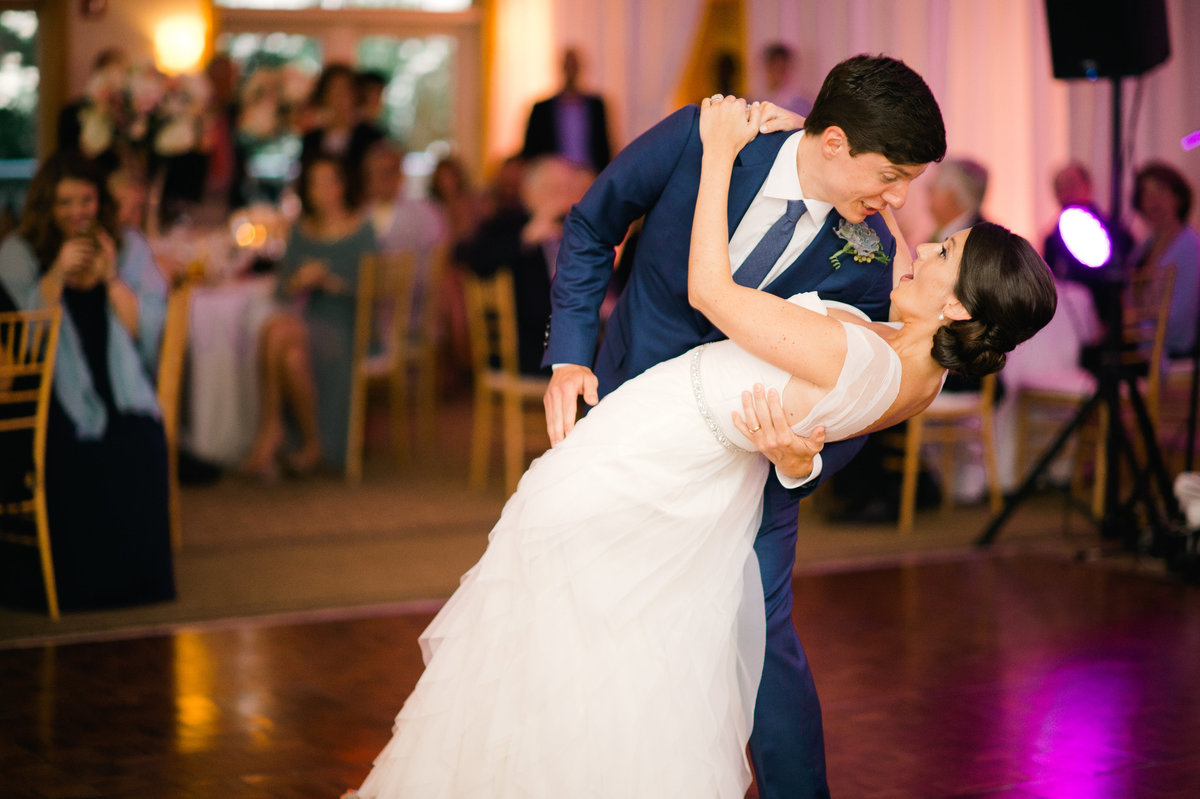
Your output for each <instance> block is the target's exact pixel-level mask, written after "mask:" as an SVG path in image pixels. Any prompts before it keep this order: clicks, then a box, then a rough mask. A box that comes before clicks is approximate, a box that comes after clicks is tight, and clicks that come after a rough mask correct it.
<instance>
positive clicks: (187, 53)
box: [154, 16, 208, 75]
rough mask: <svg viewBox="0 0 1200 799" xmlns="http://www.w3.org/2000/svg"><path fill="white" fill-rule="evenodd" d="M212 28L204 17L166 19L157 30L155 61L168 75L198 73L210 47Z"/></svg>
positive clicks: (155, 32) (155, 35) (155, 33)
mask: <svg viewBox="0 0 1200 799" xmlns="http://www.w3.org/2000/svg"><path fill="white" fill-rule="evenodd" d="M207 39H208V28H207V26H206V25H205V23H204V20H203V19H201V18H200V17H192V16H179V17H170V18H168V19H164V20H163V21H162V22H160V23H158V26H157V27H156V28H155V30H154V61H155V64H156V65H157V66H158V68H159V70H161V71H162V72H164V73H166V74H167V75H179V74H181V73H185V72H195V71H196V70H198V69H199V68H200V60H201V58H203V56H204V50H205V47H206V45H207Z"/></svg>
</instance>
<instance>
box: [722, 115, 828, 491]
mask: <svg viewBox="0 0 1200 799" xmlns="http://www.w3.org/2000/svg"><path fill="white" fill-rule="evenodd" d="M803 137H804V131H802V130H799V131H796V132H795V133H793V134H792V135H791V136H788V138H787V141H785V142H784V143H783V146H782V147H780V148H779V152H778V153H776V155H775V163H774V164H772V165H771V171H770V172H769V173H767V179H766V180H765V181H763V184H762V186H760V187H759V189H758V193H757V194H755V195H754V199H753V200H752V201H751V202H750V207H749V208H747V209H746V214H745V216H743V217H742V221H741V222H739V223H738V226H737V229H736V230H734V231H733V235H732V236H731V237H730V238H729V262H730V263H731V264H733V265H734V266H733V271H734V272H735V273H736V272H737V270H738V268H739V267H740V266H741V265H742V262H743V261H745V260H746V256H748V255H749V254H750V253H751V251H753V250H754V247H755V245H757V244H758V242H759V241H760V240H761V239H762V237H763V236H764V235H766V232H767V231H768V230H770V228H771V226H772V225H774V224H775V220H777V219H779V217H781V216H783V213H784V211H786V210H787V204H788V200H804V208H805V211H804V215H803V216H801V217H800V219H799V220H798V221H797V222H796V230H795V232H793V233H792V240H791V241H790V242H788V246H787V247H786V248H784V250H783V254H782V255H780V256H779V260H778V261H776V262H775V265H774V266H773V267H771V271H769V272H767V276H766V277H765V278H763V282H762V283H761V284H759V288H762V287H763V286H767V285H770V283H771V281H772V280H774V279H775V278H777V277H779V275H780V274H781V273H782V272H783V271H784V270H785V269H787V267H788V266H789V265H790V264H791V263H792V261H794V260H796V259H797V258H798V257H800V253H802V252H804V250H806V249H807V248H808V245H810V244H812V242H813V239H815V238H816V237H817V234H818V233H820V232H821V229H822V228H823V227H824V226H825V217H827V216H829V212H830V211H831V210H832V209H833V205H832V204H831V203H827V202H821V201H820V200H810V199H808V198H807V197H805V196H804V189H803V188H802V187H801V186H800V175H799V172H798V169H799V167H798V166H797V163H796V153H797V151H798V150H799V148H800V139H801V138H803ZM747 388H749V386H747ZM775 474H776V476H777V477H778V478H779V482H780V483H782V484H783V487H784V488H798V487H800V486H802V485H804V484H805V483H808V482H811V481H812V480H815V479H817V477H819V476H820V474H821V455H820V453H818V454H816V455H814V456H813V468H812V472H810V473H809V475H808V477H805V478H793V477H788V476H787V475H785V474H782V473H780V472H779V470H778V469H776V471H775Z"/></svg>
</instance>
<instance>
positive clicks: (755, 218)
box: [729, 131, 833, 288]
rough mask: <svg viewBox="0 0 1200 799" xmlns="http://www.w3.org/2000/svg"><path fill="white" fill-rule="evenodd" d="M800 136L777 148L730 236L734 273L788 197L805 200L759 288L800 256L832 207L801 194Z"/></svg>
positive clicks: (801, 133) (780, 214)
mask: <svg viewBox="0 0 1200 799" xmlns="http://www.w3.org/2000/svg"><path fill="white" fill-rule="evenodd" d="M803 136H804V131H796V132H795V133H793V134H792V135H791V136H789V137H788V138H787V141H785V142H784V143H783V146H782V147H780V148H779V153H778V154H776V156H775V163H774V164H773V165H772V166H771V171H770V172H769V173H768V174H767V179H766V180H765V181H763V184H762V186H761V187H760V188H759V190H758V194H756V195H754V200H753V201H752V202H751V203H750V207H749V208H747V209H746V215H745V216H743V217H742V221H741V222H739V223H738V226H737V229H736V230H734V231H733V235H732V236H731V237H730V238H729V262H730V263H731V264H733V265H734V267H733V271H734V272H735V273H736V272H737V270H738V267H740V266H741V265H742V262H744V261H745V260H746V256H748V255H749V254H750V253H751V251H753V250H754V247H755V246H756V245H757V244H758V242H759V241H760V240H761V239H762V237H763V236H765V235H766V233H767V231H768V230H770V229H771V226H772V225H774V224H775V221H776V220H777V219H779V217H781V216H783V213H784V211H786V210H787V204H788V200H804V207H805V211H804V215H803V216H801V217H800V219H799V221H798V222H796V230H795V232H794V233H792V240H791V241H790V242H789V243H788V246H787V247H786V248H785V249H784V251H783V254H782V255H780V256H779V260H778V261H776V262H775V265H774V266H773V267H771V271H770V272H768V273H767V276H766V277H765V278H764V279H763V282H762V283H761V284H760V285H759V288H762V287H763V286H766V285H769V284H770V283H771V281H772V280H774V279H775V278H777V277H779V275H780V273H782V272H783V270H785V269H787V267H788V265H789V264H791V263H792V261H794V260H796V259H797V258H798V257H800V253H802V252H804V250H805V249H807V247H808V245H810V244H812V241H813V239H815V238H816V237H817V234H818V233H820V232H821V228H823V227H824V226H825V217H827V216H829V212H830V211H831V210H832V209H833V205H832V204H831V203H827V202H821V201H820V200H810V199H809V198H807V197H805V196H804V189H803V188H802V187H801V186H800V177H799V175H798V174H797V166H796V151H797V150H798V149H799V147H800V139H801V138H803Z"/></svg>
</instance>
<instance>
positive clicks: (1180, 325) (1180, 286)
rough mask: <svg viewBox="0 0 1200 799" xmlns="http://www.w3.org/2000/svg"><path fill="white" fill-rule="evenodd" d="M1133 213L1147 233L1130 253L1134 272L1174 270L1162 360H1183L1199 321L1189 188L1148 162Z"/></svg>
mask: <svg viewBox="0 0 1200 799" xmlns="http://www.w3.org/2000/svg"><path fill="white" fill-rule="evenodd" d="M1133 208H1134V210H1135V211H1137V212H1138V215H1139V216H1141V217H1142V219H1143V220H1144V221H1145V222H1146V225H1147V226H1148V227H1149V228H1150V235H1149V236H1147V237H1146V238H1145V240H1143V241H1142V242H1141V243H1140V244H1139V245H1138V246H1137V248H1136V249H1135V250H1134V252H1133V256H1132V258H1131V263H1132V264H1133V268H1134V269H1137V270H1143V269H1150V270H1153V269H1163V268H1165V267H1168V266H1173V267H1175V288H1174V289H1173V290H1172V292H1171V311H1170V314H1169V315H1168V316H1167V355H1168V357H1171V358H1184V357H1187V356H1189V355H1191V354H1192V349H1193V348H1194V347H1195V346H1196V326H1197V324H1198V323H1197V317H1198V316H1200V307H1198V306H1200V237H1197V236H1196V231H1195V230H1193V229H1192V228H1191V227H1189V226H1188V223H1187V220H1188V215H1189V214H1190V213H1191V212H1192V187H1191V186H1190V185H1189V184H1188V182H1187V179H1186V178H1184V176H1183V175H1181V174H1180V173H1179V171H1178V170H1177V169H1175V168H1174V167H1173V166H1171V165H1170V164H1166V163H1163V162H1161V161H1155V162H1151V163H1149V164H1146V165H1145V166H1144V167H1142V168H1141V169H1140V170H1138V173H1137V178H1136V179H1135V180H1134V189H1133Z"/></svg>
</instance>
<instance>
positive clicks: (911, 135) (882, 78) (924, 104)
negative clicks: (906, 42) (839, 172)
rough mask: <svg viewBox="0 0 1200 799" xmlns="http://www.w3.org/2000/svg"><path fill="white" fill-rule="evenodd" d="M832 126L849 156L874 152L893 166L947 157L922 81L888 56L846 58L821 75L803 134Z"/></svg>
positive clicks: (934, 110)
mask: <svg viewBox="0 0 1200 799" xmlns="http://www.w3.org/2000/svg"><path fill="white" fill-rule="evenodd" d="M834 125H836V126H837V127H839V128H841V129H842V130H844V131H845V132H846V137H847V139H848V141H849V143H850V154H851V155H858V154H859V153H879V154H880V155H882V156H883V157H884V158H886V159H887V160H889V161H891V162H892V163H893V164H928V163H930V162H932V161H941V160H942V158H944V157H945V155H946V127H945V125H944V124H943V123H942V111H941V109H940V108H938V104H937V100H935V99H933V92H931V91H930V90H929V87H928V86H927V85H926V84H925V81H924V80H923V79H922V78H921V76H920V75H918V74H917V73H916V72H914V71H913V70H912V69H911V68H909V67H908V65H907V64H905V63H904V62H903V61H898V60H896V59H895V58H888V57H887V56H882V55H881V56H868V55H857V56H854V57H853V58H847V59H846V60H845V61H842V62H841V63H840V64H838V65H836V66H835V67H834V68H833V69H831V70H829V74H828V75H826V76H825V83H823V84H822V85H821V91H820V93H819V94H818V95H817V99H816V100H815V101H814V102H813V107H812V113H810V114H809V115H808V118H807V119H805V121H804V132H805V133H808V134H819V133H822V132H823V131H824V130H825V129H826V128H829V127H831V126H834Z"/></svg>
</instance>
